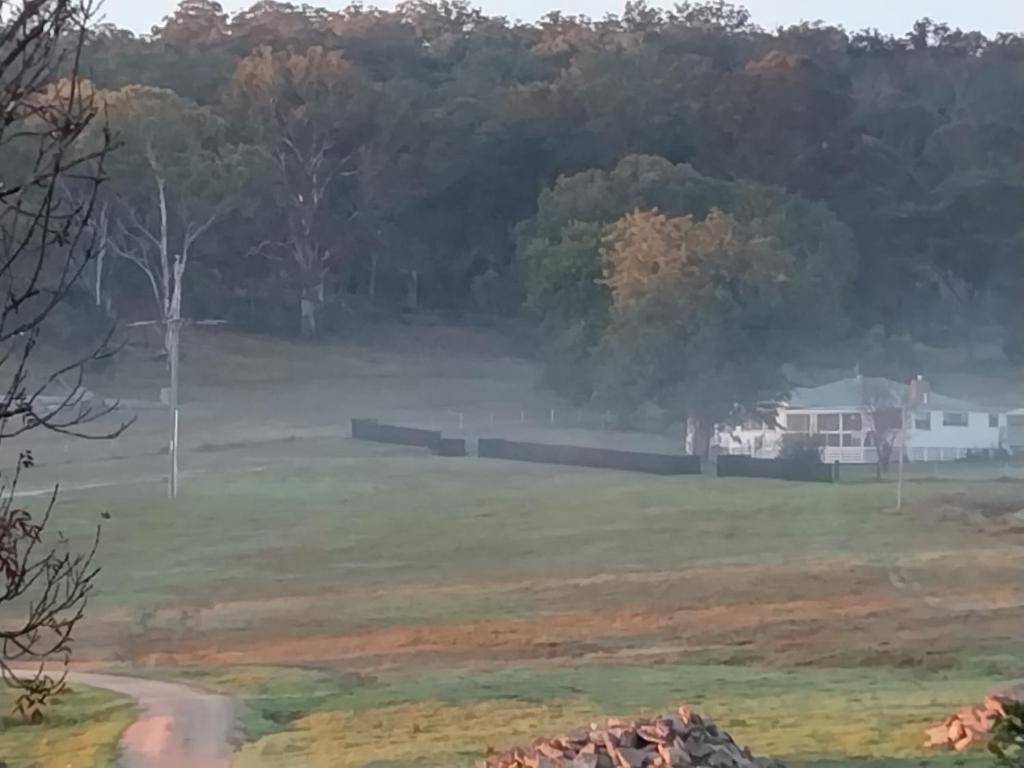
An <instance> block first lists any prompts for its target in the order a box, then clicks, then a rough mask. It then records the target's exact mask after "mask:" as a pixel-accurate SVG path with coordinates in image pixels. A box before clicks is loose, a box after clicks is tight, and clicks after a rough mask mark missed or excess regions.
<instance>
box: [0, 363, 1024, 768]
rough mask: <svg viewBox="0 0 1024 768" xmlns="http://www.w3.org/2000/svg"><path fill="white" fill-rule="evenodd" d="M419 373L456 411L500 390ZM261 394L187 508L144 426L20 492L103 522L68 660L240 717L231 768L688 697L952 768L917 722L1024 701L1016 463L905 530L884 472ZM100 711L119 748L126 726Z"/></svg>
mask: <svg viewBox="0 0 1024 768" xmlns="http://www.w3.org/2000/svg"><path fill="white" fill-rule="evenodd" d="M296 354H297V353H296ZM314 354H319V355H322V354H323V353H322V352H318V351H317V350H312V351H311V352H309V355H314ZM364 362H365V361H364ZM291 364H292V363H289V365H291ZM303 365H309V366H312V363H310V362H308V361H307V362H305V363H303ZM380 365H381V366H383V367H382V368H380V369H379V370H378V369H374V368H373V367H372V366H371V365H370V363H366V364H365V365H363V366H362V367H358V377H362V380H363V382H364V383H363V385H362V386H363V387H364V389H365V388H367V387H369V388H370V389H378V390H380V392H378V396H379V397H382V398H384V399H387V398H388V397H391V396H392V395H388V394H387V393H388V392H393V396H394V399H395V400H396V401H397V400H399V399H400V397H399V394H400V393H401V391H404V390H407V389H408V388H409V387H411V386H413V385H411V384H409V383H408V382H407V381H405V380H403V379H400V377H398V376H397V375H396V373H395V371H394V370H393V368H392V367H391V365H390V363H387V364H384V363H381V364H380ZM424 365H426V363H424ZM218 370H219V371H220V373H219V375H220V376H221V377H224V376H225V374H224V370H225V368H224V367H221V368H218ZM302 370H305V369H302ZM373 370H378V373H379V376H378V378H374V377H373V375H371V372H372V371H373ZM424 370H425V371H427V369H426V368H425V369H424ZM244 371H245V374H246V377H247V379H246V387H248V386H249V385H250V384H251V380H252V379H259V377H260V376H262V375H265V376H266V377H267V378H268V380H270V379H274V378H276V377H279V375H280V374H279V370H278V369H273V370H270V371H268V372H266V373H265V374H264V373H263V369H262V368H260V367H258V366H255V365H251V364H250V365H247V366H245V367H244ZM275 371H277V372H275ZM427 372H429V373H431V375H432V376H435V378H434V379H431V380H432V381H433V382H434V383H433V385H432V386H434V395H433V397H432V399H431V400H430V402H431V407H434V408H436V409H439V410H442V411H445V412H448V410H450V408H451V407H452V403H451V402H449V401H448V400H446V399H445V398H446V397H449V396H451V397H455V395H454V394H450V393H451V392H456V391H457V392H458V393H459V394H458V396H459V397H462V398H466V397H469V396H470V395H471V394H472V392H475V391H476V390H474V389H473V387H484V388H486V387H487V386H489V384H488V382H487V380H481V381H480V382H476V383H474V381H475V380H472V378H471V377H469V376H468V375H465V374H464V373H461V372H460V374H459V377H460V378H459V379H458V382H457V383H452V384H450V386H449V384H448V381H447V380H445V379H443V378H441V377H440V373H439V372H438V371H434V370H433V369H430V370H429V371H427ZM334 373H335V371H334V370H333V369H332V371H331V375H334ZM339 375H340V374H339ZM424 375H426V374H424ZM367 382H369V383H367ZM396 382H397V383H396ZM264 383H266V382H262V381H261V382H258V384H259V385H260V386H262V385H263V384H264ZM349 383H351V382H349ZM314 384H315V382H314ZM268 386H269V384H268ZM311 386H313V385H311ZM317 386H320V385H319V384H317ZM332 386H334V387H335V388H336V389H337V390H339V391H348V390H350V389H351V387H349V386H348V384H346V382H345V380H343V379H338V380H336V381H335V380H332ZM246 387H242V386H241V385H240V387H239V388H237V389H236V390H235V392H234V398H235V399H234V400H229V399H224V400H222V401H217V402H216V403H215V404H214V405H209V404H208V403H206V404H204V403H197V404H196V405H195V406H194V408H193V411H192V414H193V415H192V416H190V417H188V418H189V419H191V420H190V421H188V422H187V423H188V426H189V429H188V432H187V434H189V435H190V438H189V440H190V443H189V445H188V448H189V450H187V451H186V453H185V455H184V456H183V469H184V471H185V475H184V480H183V488H184V490H183V494H182V497H181V498H180V499H178V500H177V501H175V502H171V501H168V500H166V499H165V498H163V494H162V491H163V489H162V485H161V480H160V477H161V474H162V471H163V468H164V464H165V457H163V456H160V455H159V453H158V451H154V450H153V446H154V445H155V446H156V447H157V448H158V447H159V442H158V441H157V439H156V438H157V437H158V436H159V434H160V432H159V430H160V428H161V426H162V422H161V423H157V422H155V421H154V423H153V424H141V425H140V426H141V427H142V430H141V432H137V433H136V435H139V434H141V437H140V436H135V437H126V438H124V439H122V440H121V441H118V442H117V443H114V444H99V446H98V447H97V448H95V449H89V450H93V451H94V452H93V453H89V452H88V451H87V450H86V449H83V448H79V447H77V446H74V447H71V448H68V449H66V452H65V453H63V454H62V453H61V451H60V450H58V451H56V452H55V451H52V450H51V451H49V452H45V451H39V450H37V455H38V456H41V457H43V459H44V460H43V463H42V465H41V466H39V467H37V468H36V469H35V470H33V471H32V472H31V473H30V475H29V476H28V477H27V478H26V483H25V485H24V489H25V490H28V491H30V492H31V491H32V490H33V489H38V490H43V489H45V488H46V487H47V486H48V485H49V484H50V483H52V482H55V481H58V480H59V481H60V482H61V483H62V484H63V487H64V490H63V491H62V493H61V497H60V502H59V505H58V508H57V513H56V525H57V526H58V527H60V528H61V530H63V531H64V532H65V533H66V534H68V535H70V536H71V537H72V538H77V537H85V536H87V535H88V533H89V532H90V530H91V529H92V526H94V525H95V524H96V523H99V522H101V521H102V522H103V526H104V532H103V544H102V549H101V553H100V558H101V561H102V564H103V572H102V574H101V576H100V581H99V584H98V587H97V592H96V594H95V596H94V598H93V600H92V601H91V603H90V612H89V614H88V619H87V622H86V623H85V624H84V625H83V626H82V627H81V629H80V631H79V632H78V633H77V636H78V646H77V654H76V658H77V659H78V660H79V661H81V662H90V663H92V664H94V665H99V666H103V667H109V668H116V669H117V670H119V671H125V672H132V673H134V674H146V675H153V676H157V677H161V678H167V679H170V678H175V679H185V680H188V681H191V682H192V683H193V684H195V685H198V686H200V687H208V688H211V689H215V690H218V691H224V692H228V693H231V694H234V695H237V696H239V697H240V698H241V699H242V701H243V702H244V703H245V704H246V709H245V713H244V715H243V725H244V728H243V733H244V739H243V742H242V743H241V744H240V745H239V748H238V751H237V754H236V762H237V764H238V765H239V766H243V767H245V768H250V767H252V766H260V767H261V768H262V767H263V766H267V767H269V766H286V767H287V766H296V767H297V766H307V765H312V766H325V768H326V767H327V766H341V767H342V768H344V767H345V766H362V765H376V766H378V768H383V767H384V766H385V765H389V766H399V765H406V766H410V765H419V766H436V767H437V768H441V767H442V766H463V765H471V764H473V763H474V762H475V761H476V760H478V759H479V757H480V756H481V755H482V754H483V753H484V751H485V750H487V749H488V748H489V747H494V748H500V747H503V746H509V745H511V744H514V743H518V742H521V741H524V740H529V739H530V738H532V737H533V736H536V735H539V734H541V733H545V732H549V731H552V730H557V729H558V728H561V727H563V726H566V725H571V724H575V723H578V722H586V721H588V720H589V719H591V718H592V717H594V716H596V715H599V714H612V713H619V714H631V713H636V712H646V711H653V710H658V709H661V708H665V707H674V706H676V705H678V704H679V703H682V702H688V703H691V704H695V705H697V706H698V707H700V708H701V709H703V710H705V711H707V712H708V713H709V714H711V715H712V716H713V717H715V718H716V719H717V720H718V721H719V722H720V724H722V725H724V726H725V727H726V728H728V729H729V730H731V731H733V732H734V734H735V735H736V736H737V738H739V739H740V740H742V741H744V742H746V743H748V744H749V745H750V746H751V747H752V748H753V749H754V751H755V752H757V753H759V754H766V755H771V756H774V757H779V758H782V759H783V760H786V761H788V762H792V763H797V764H806V765H819V764H820V765H827V764H832V763H835V762H839V763H844V762H849V761H851V760H857V761H860V762H863V763H864V764H865V765H876V764H877V765H886V766H904V765H906V766H910V765H911V764H913V765H919V764H921V763H922V762H923V761H924V762H929V763H934V764H936V765H940V766H941V765H947V764H949V765H952V764H953V760H954V758H952V757H951V756H949V755H944V754H942V753H938V754H936V753H929V752H927V751H925V750H924V749H923V748H922V747H921V746H920V744H921V740H922V731H923V728H924V727H925V726H926V725H928V724H929V723H930V722H931V721H933V720H936V719H939V718H941V717H942V716H943V715H945V714H947V713H948V712H949V711H950V710H952V709H954V708H956V707H958V706H960V705H962V704H965V703H971V702H973V701H974V700H976V699H978V698H980V697H981V696H982V695H983V694H984V693H985V692H986V691H988V690H991V689H992V688H994V687H997V686H999V685H1001V684H1003V683H1005V682H1008V681H1010V680H1014V679H1018V678H1024V653H1022V650H1021V646H1020V633H1021V627H1024V578H1022V577H1024V559H1022V557H1021V555H1022V552H1024V526H1022V523H1021V521H1020V519H1019V515H1016V514H1015V513H1017V512H1018V511H1020V510H1021V509H1024V483H1021V482H1020V480H1018V479H1014V478H1004V479H1000V475H1001V474H1002V470H1001V469H1000V468H983V469H978V468H971V467H965V468H957V469H955V470H953V471H949V469H948V468H943V476H944V477H943V479H939V478H936V477H933V476H932V475H933V473H934V469H933V468H930V467H925V468H922V469H920V470H918V469H917V468H912V471H911V477H910V480H909V481H908V483H907V487H906V493H905V498H906V505H905V508H904V509H903V510H902V511H901V512H899V513H897V512H896V511H895V510H894V509H893V506H894V497H895V492H894V486H893V484H892V483H891V482H886V483H880V484H879V483H874V482H871V481H870V477H869V476H868V474H867V473H857V474H855V475H854V476H852V477H851V478H850V480H849V481H848V482H844V483H842V484H839V485H836V486H825V485H806V484H788V483H782V482H773V481H756V480H739V479H732V480H718V479H715V478H711V477H690V478H658V477H648V476H640V475H631V474H625V473H616V472H605V471H596V470H583V469H570V468H556V467H545V466H541V465H528V464H517V463H508V462H488V461H484V460H477V459H442V458H436V457H432V456H429V455H427V454H426V453H425V452H420V451H416V450H404V449H396V448H387V447H382V446H373V445H368V444H360V443H355V442H353V441H350V440H347V439H344V438H343V437H340V436H339V435H340V434H341V432H342V431H343V429H342V427H343V425H344V421H345V418H346V417H347V416H350V415H360V414H362V413H367V412H368V411H366V410H361V411H360V410H353V408H354V407H355V406H352V405H351V403H350V404H349V405H348V406H346V407H342V406H338V407H337V408H336V409H335V410H332V411H331V412H330V414H329V415H330V418H328V417H327V416H325V415H324V413H323V409H324V408H325V407H326V406H325V405H324V402H326V401H318V403H317V407H316V408H315V409H313V411H312V412H311V413H308V414H303V413H298V415H295V416H294V418H292V416H291V415H292V410H289V407H288V406H286V405H282V404H281V403H280V401H279V400H275V401H274V402H273V403H269V402H268V401H265V400H263V399H260V398H261V397H262V395H261V394H260V392H261V391H262V390H260V389H259V387H256V388H246ZM388 387H391V388H392V390H389V389H388ZM460 387H461V388H462V389H459V388H460ZM467 392H469V393H470V395H467V394H466V393H467ZM381 393H383V394H381ZM279 395H280V393H279ZM279 395H278V396H279ZM289 397H290V398H291V399H293V400H295V401H296V402H297V403H298V405H297V406H296V408H295V410H296V411H299V410H301V407H302V406H303V405H304V404H308V402H312V401H315V399H316V398H315V396H314V394H309V396H308V397H307V396H306V393H305V392H302V391H300V392H298V393H295V392H292V393H289ZM353 397H354V395H353ZM360 397H369V396H368V395H365V393H363V394H361V395H360ZM474 397H476V396H475V395H474ZM237 400H243V401H244V403H243V404H239V403H238V402H236V401H237ZM477 401H478V402H483V396H482V395H480V396H479V397H478V398H477ZM362 402H363V401H362V400H360V403H362ZM367 402H368V401H367ZM243 405H244V407H243ZM332 407H333V406H332ZM360 407H363V406H362V405H360ZM232 408H233V409H234V410H233V411H232V410H231V409H232ZM204 409H205V410H204ZM446 409H448V410H446ZM253 413H256V414H259V415H258V416H253ZM231 414H234V415H233V416H232V415H231ZM280 414H288V415H289V418H287V419H286V418H284V417H283V416H280ZM231 418H234V419H236V422H232V423H229V422H230V420H231ZM225 425H226V426H225ZM147 430H150V431H147ZM61 450H64V449H61ZM54 454H56V457H57V459H58V460H51V461H50V462H49V463H46V460H45V459H46V457H47V455H49V456H51V457H53V456H54ZM62 455H64V456H65V459H64V460H60V459H59V457H60V456H62ZM26 503H29V504H35V503H42V499H41V498H36V497H32V496H28V497H26ZM104 513H106V515H107V516H109V519H103V515H104ZM82 695H84V694H82ZM78 701H79V702H80V705H79V704H76V705H75V706H76V707H78V706H81V707H82V712H83V717H84V718H86V719H88V713H87V710H88V705H89V704H90V700H87V699H80V700H78ZM92 704H93V705H94V707H95V708H96V710H97V717H96V720H95V722H94V730H93V731H91V732H94V733H96V734H99V733H100V729H101V728H102V727H105V726H104V725H103V724H104V723H111V725H110V728H111V730H109V731H103V733H104V734H106V735H107V736H108V742H110V741H112V740H113V735H114V734H116V732H117V731H116V729H115V728H114V726H113V723H114V722H115V721H114V720H111V719H110V718H108V717H107V715H106V714H105V713H108V712H111V711H113V710H110V709H109V707H111V706H114V704H112V703H111V702H109V701H108V700H103V699H100V698H97V699H95V700H93V701H92ZM105 707H106V708H107V709H104V708H105ZM54 725H55V726H56V725H57V724H56V723H55V724H54ZM40 733H42V732H40ZM10 734H14V735H13V736H12V735H10ZM14 738H16V739H18V740H19V741H18V743H20V744H22V746H21V747H19V749H22V750H25V749H36V750H37V751H38V749H42V747H41V746H40V743H41V742H40V740H39V737H38V735H36V736H35V737H33V736H32V735H31V732H29V731H27V730H24V729H21V728H18V729H14V730H12V731H10V733H7V732H5V733H4V734H3V736H2V737H0V745H4V747H5V748H8V747H7V746H6V745H7V741H6V740H8V739H14ZM33 738H34V740H33ZM26 745H27V746H26ZM108 747H109V743H108ZM19 754H27V753H26V752H24V751H23V752H21V753H19ZM956 759H957V760H958V761H959V762H960V763H964V762H966V763H967V764H970V765H974V764H978V765H982V764H987V762H988V759H987V757H986V756H985V755H984V753H977V754H972V755H968V756H966V757H963V758H956ZM15 764H18V763H15ZM96 764H97V765H101V764H103V763H102V762H97V763H96ZM76 765H77V764H76ZM83 765H89V763H83Z"/></svg>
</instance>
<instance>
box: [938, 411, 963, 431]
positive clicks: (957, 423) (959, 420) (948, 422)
mask: <svg viewBox="0 0 1024 768" xmlns="http://www.w3.org/2000/svg"><path fill="white" fill-rule="evenodd" d="M942 426H944V427H966V426H967V414H966V413H951V412H950V411H946V412H945V413H943V414H942Z"/></svg>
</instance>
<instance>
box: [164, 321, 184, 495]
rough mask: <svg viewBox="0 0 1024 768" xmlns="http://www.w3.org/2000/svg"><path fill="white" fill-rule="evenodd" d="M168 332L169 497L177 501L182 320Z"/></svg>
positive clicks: (171, 323)
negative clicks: (169, 375)
mask: <svg viewBox="0 0 1024 768" xmlns="http://www.w3.org/2000/svg"><path fill="white" fill-rule="evenodd" d="M168 331H169V333H168V334H167V336H168V340H169V341H170V344H169V345H168V346H169V347H170V349H168V350H167V353H168V357H169V362H170V368H171V382H170V384H171V386H170V387H169V388H168V391H167V407H168V408H169V410H170V416H171V423H170V425H169V426H170V429H169V430H168V432H169V435H170V440H169V445H168V451H167V453H168V456H169V457H170V467H169V468H168V473H167V496H168V497H169V498H172V499H176V498H178V364H179V359H180V357H179V350H180V348H181V343H180V341H181V319H180V318H179V319H176V320H171V321H170V323H169V326H168Z"/></svg>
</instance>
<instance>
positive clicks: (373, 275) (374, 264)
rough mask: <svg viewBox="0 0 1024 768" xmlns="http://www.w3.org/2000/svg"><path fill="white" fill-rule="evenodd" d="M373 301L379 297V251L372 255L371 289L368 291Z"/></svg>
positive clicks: (374, 250)
mask: <svg viewBox="0 0 1024 768" xmlns="http://www.w3.org/2000/svg"><path fill="white" fill-rule="evenodd" d="M368 293H369V295H370V298H371V299H374V298H376V297H377V249H376V248H374V249H373V253H371V254H370V287H369V290H368Z"/></svg>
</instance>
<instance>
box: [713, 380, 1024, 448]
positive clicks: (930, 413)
mask: <svg viewBox="0 0 1024 768" xmlns="http://www.w3.org/2000/svg"><path fill="white" fill-rule="evenodd" d="M906 397H907V385H906V384H900V383H898V382H894V381H890V380H888V379H880V378H868V377H863V376H857V377H853V378H849V379H842V380H840V381H835V382H832V383H831V384H825V385H824V386H821V387H809V388H801V389H795V390H794V391H793V394H792V396H791V397H790V398H789V400H788V401H787V402H785V403H781V404H780V406H779V412H778V426H777V427H772V426H769V425H765V424H760V423H748V424H745V425H743V427H741V428H738V429H735V430H732V431H729V432H723V433H720V434H719V435H718V436H717V438H716V440H715V443H716V444H717V446H718V449H719V451H720V452H721V453H730V454H746V455H751V456H755V457H758V458H774V457H776V456H778V455H779V451H780V449H781V447H782V437H783V435H785V434H805V435H818V436H820V437H819V439H820V440H821V442H822V444H823V445H824V449H823V453H822V459H823V460H824V461H826V462H833V461H839V462H841V463H843V464H874V463H875V462H876V461H877V460H878V454H877V451H876V448H875V444H874V429H873V416H874V415H875V414H881V413H883V412H885V411H889V413H890V414H891V415H890V418H894V419H895V423H899V418H900V417H899V414H898V413H894V411H896V410H898V409H899V408H900V405H901V404H902V403H904V402H906ZM1021 416H1022V417H1024V411H1022V412H1021ZM1021 422H1022V424H1024V418H1022V419H1021ZM906 434H907V445H906V454H905V456H906V457H907V458H908V459H909V460H910V461H955V460H957V459H961V458H963V457H964V456H966V455H967V454H968V452H973V451H985V450H997V449H999V448H1001V447H1008V445H1007V440H1006V435H1007V414H1006V413H1005V412H1004V411H999V410H992V409H989V408H985V407H983V406H980V405H977V404H974V403H970V402H967V401H965V400H957V399H955V398H952V397H946V396H945V395H940V394H937V393H935V392H925V393H923V394H922V396H921V402H920V404H919V405H918V406H917V407H915V408H914V409H913V410H908V411H907V412H906ZM1022 438H1024V435H1022ZM899 444H900V438H899V436H898V435H897V436H896V438H895V446H896V450H899Z"/></svg>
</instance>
